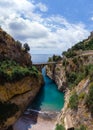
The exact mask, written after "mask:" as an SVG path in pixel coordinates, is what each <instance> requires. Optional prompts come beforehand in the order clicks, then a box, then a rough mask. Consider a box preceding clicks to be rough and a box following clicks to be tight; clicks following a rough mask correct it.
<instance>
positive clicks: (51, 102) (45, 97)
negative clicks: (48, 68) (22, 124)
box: [30, 68, 64, 111]
mask: <svg viewBox="0 0 93 130" xmlns="http://www.w3.org/2000/svg"><path fill="white" fill-rule="evenodd" d="M42 74H43V77H44V81H45V85H44V86H42V88H41V90H40V92H39V94H38V95H37V96H36V98H35V100H34V101H33V103H32V104H31V105H30V108H31V109H34V110H38V111H60V110H61V109H62V108H63V106H64V93H62V92H60V91H59V90H58V88H57V85H56V84H55V82H54V81H53V80H51V79H50V78H49V77H47V76H46V73H45V68H43V69H42Z"/></svg>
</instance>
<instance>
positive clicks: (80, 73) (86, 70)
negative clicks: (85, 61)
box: [66, 64, 93, 89]
mask: <svg viewBox="0 0 93 130" xmlns="http://www.w3.org/2000/svg"><path fill="white" fill-rule="evenodd" d="M87 76H89V77H90V79H91V80H92V81H93V65H91V64H89V65H86V66H79V67H78V68H77V70H76V71H73V72H66V77H67V82H68V84H69V88H70V89H72V88H73V87H75V86H76V85H78V83H79V82H80V81H81V80H82V79H84V78H86V77H87Z"/></svg>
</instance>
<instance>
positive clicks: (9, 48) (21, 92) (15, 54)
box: [0, 28, 44, 130]
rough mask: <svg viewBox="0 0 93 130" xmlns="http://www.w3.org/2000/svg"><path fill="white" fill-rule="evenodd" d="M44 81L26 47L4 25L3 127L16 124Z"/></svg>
mask: <svg viewBox="0 0 93 130" xmlns="http://www.w3.org/2000/svg"><path fill="white" fill-rule="evenodd" d="M43 83H44V81H43V77H42V74H41V73H40V72H39V71H38V70H37V69H36V68H35V67H34V66H32V62H31V56H30V54H29V53H28V52H27V50H26V48H24V47H22V44H21V43H20V42H19V41H15V40H14V39H13V38H12V37H11V36H10V35H9V34H7V33H6V32H5V31H3V30H2V29H1V28H0V130H5V129H7V128H8V127H9V126H10V125H12V124H14V122H15V121H16V120H17V119H18V118H19V116H20V115H21V114H22V113H23V111H24V110H25V108H26V107H27V105H28V104H29V103H30V102H32V101H33V99H34V98H35V96H36V95H37V93H38V92H39V90H40V88H41V86H42V85H43Z"/></svg>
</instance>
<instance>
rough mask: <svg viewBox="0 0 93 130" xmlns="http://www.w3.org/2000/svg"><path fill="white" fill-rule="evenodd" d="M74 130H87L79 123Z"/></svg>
mask: <svg viewBox="0 0 93 130" xmlns="http://www.w3.org/2000/svg"><path fill="white" fill-rule="evenodd" d="M75 130H87V128H86V127H85V126H84V125H81V126H80V127H79V128H76V129H75Z"/></svg>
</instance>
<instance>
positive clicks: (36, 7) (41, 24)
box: [0, 0, 93, 54]
mask: <svg viewBox="0 0 93 130" xmlns="http://www.w3.org/2000/svg"><path fill="white" fill-rule="evenodd" d="M0 25H1V27H2V28H3V29H4V30H6V31H7V32H8V33H10V34H11V35H12V36H13V37H14V38H15V39H16V40H20V41H21V42H22V43H25V42H27V43H28V44H29V46H30V48H31V51H30V52H31V53H35V54H36V53H40V54H41V53H46V54H47V53H48V54H49V53H51V54H61V53H62V51H65V50H67V49H68V48H69V47H71V46H73V45H74V44H75V43H77V42H79V41H81V40H83V39H85V38H87V37H88V36H89V34H90V32H91V31H92V30H93V0H77V1H75V0H38V1H37V0H12V1H9V0H0Z"/></svg>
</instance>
